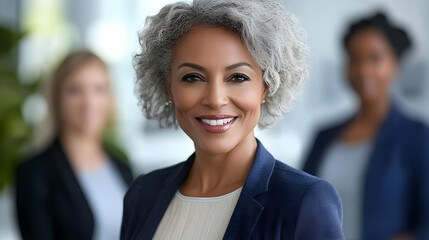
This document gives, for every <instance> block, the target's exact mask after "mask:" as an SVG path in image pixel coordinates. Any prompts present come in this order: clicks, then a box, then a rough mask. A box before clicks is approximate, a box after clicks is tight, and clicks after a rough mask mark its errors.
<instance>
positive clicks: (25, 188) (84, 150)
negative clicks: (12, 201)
mask: <svg viewBox="0 0 429 240" xmlns="http://www.w3.org/2000/svg"><path fill="white" fill-rule="evenodd" d="M50 88H51V89H50V94H51V96H50V98H51V99H50V100H51V111H52V116H53V119H54V121H53V122H54V128H55V136H56V137H55V138H54V141H53V142H52V143H51V144H50V146H49V147H48V148H46V149H45V150H44V151H42V152H41V153H39V154H37V155H36V156H35V157H33V158H31V159H29V160H28V161H25V162H24V163H22V164H21V165H20V166H19V167H18V171H17V179H16V207H17V215H18V222H19V227H20V230H21V234H22V237H23V239H118V238H119V233H120V224H121V217H122V199H123V197H124V194H125V192H126V190H127V188H128V185H129V184H130V183H131V181H132V174H131V170H130V168H129V167H128V166H127V165H126V164H124V162H123V161H120V160H119V159H118V158H117V157H115V156H113V155H112V154H111V153H110V152H109V151H108V150H107V149H106V148H105V147H103V144H102V133H103V131H104V130H105V128H106V125H107V124H108V122H109V121H110V120H111V118H112V116H113V104H114V103H113V98H112V91H111V86H110V81H109V76H108V71H107V66H106V64H105V63H104V62H103V61H102V60H101V59H100V58H99V57H98V56H96V55H95V54H94V53H91V52H89V51H79V52H75V53H72V54H70V55H68V56H67V57H66V58H65V59H64V60H63V61H62V62H61V64H60V65H59V67H58V68H57V69H56V71H55V72H54V73H53V77H52V83H51V86H50Z"/></svg>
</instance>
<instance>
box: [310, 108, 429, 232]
mask: <svg viewBox="0 0 429 240" xmlns="http://www.w3.org/2000/svg"><path fill="white" fill-rule="evenodd" d="M349 122H350V120H349V121H346V122H344V123H342V124H339V125H336V126H333V127H330V128H328V129H326V130H323V131H321V132H320V133H319V134H318V135H317V137H316V140H315V143H314V146H313V149H312V150H311V152H310V154H309V156H308V158H307V161H306V162H305V165H304V171H306V172H308V173H310V174H314V175H317V174H318V170H319V168H320V166H321V164H322V159H323V156H324V154H325V151H326V149H327V148H328V147H329V146H330V144H332V142H333V141H334V140H335V139H338V138H339V135H340V134H341V132H342V130H343V129H344V127H345V126H346V125H347V124H348V123H349ZM374 144H375V145H374V146H373V151H372V153H371V155H370V160H369V164H368V167H367V169H366V175H365V177H364V179H362V181H364V189H363V206H362V207H363V229H362V234H363V235H362V236H363V239H365V240H372V239H374V240H384V239H390V238H391V237H392V236H394V235H397V234H399V233H403V232H411V233H413V234H414V235H415V237H416V238H417V239H425V240H427V239H429V129H428V128H427V127H426V126H425V125H424V124H422V123H420V122H418V121H414V120H411V119H410V118H408V117H406V116H404V115H403V114H402V113H401V111H400V110H399V109H398V108H397V107H396V106H395V105H392V107H391V109H390V111H389V113H388V115H387V117H386V118H385V120H384V122H383V123H382V125H381V127H380V129H379V130H378V134H377V136H376V139H375V142H374Z"/></svg>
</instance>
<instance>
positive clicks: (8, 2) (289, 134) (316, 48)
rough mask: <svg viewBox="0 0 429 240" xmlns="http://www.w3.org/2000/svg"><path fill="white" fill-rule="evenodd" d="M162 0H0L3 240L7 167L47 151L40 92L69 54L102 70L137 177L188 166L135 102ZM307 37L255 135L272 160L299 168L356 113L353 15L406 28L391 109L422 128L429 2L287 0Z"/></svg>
mask: <svg viewBox="0 0 429 240" xmlns="http://www.w3.org/2000/svg"><path fill="white" fill-rule="evenodd" d="M170 2H175V1H169V0H157V1H149V0H128V1H120V0H96V1H86V0H0V28H1V29H0V51H1V57H0V77H1V79H0V134H1V136H0V141H1V142H0V239H19V234H18V228H17V225H16V219H15V212H14V204H13V190H12V187H11V181H12V179H13V169H14V168H15V167H16V164H17V163H18V162H19V161H20V160H21V159H22V158H24V157H26V156H30V155H32V154H34V153H35V152H36V151H38V150H40V149H42V148H43V147H44V144H45V142H44V129H43V128H41V127H40V126H42V125H43V122H44V121H45V119H46V116H47V112H48V105H47V102H46V99H45V97H44V95H43V86H44V82H45V80H46V78H47V77H48V76H49V73H50V72H51V71H52V70H53V69H54V68H55V67H56V66H57V64H58V63H59V61H61V60H62V58H63V57H64V56H65V55H66V54H67V53H68V52H69V51H71V50H74V49H81V48H86V49H90V50H92V51H94V52H95V53H96V54H98V55H99V56H101V57H102V58H103V59H104V60H105V61H106V62H107V64H108V65H109V69H110V74H111V80H112V83H113V89H114V94H115V100H116V107H117V126H116V128H115V129H114V134H112V135H111V138H113V139H114V142H115V143H116V144H117V146H118V147H119V148H121V149H122V150H123V152H124V153H125V154H126V155H127V156H128V158H129V159H130V164H131V165H132V168H133V171H134V174H135V175H139V174H141V173H147V172H149V171H152V170H154V169H156V168H160V167H164V166H167V165H171V164H173V163H177V162H180V161H183V160H185V159H186V158H187V157H188V156H189V155H190V154H191V153H192V152H193V145H192V142H191V140H189V138H188V137H187V136H186V135H184V134H183V133H182V132H181V131H180V130H177V129H159V128H158V123H157V122H153V121H148V120H146V119H144V117H143V115H142V113H141V111H140V110H139V107H138V105H137V99H136V97H135V95H134V72H133V66H132V56H133V54H134V53H135V51H136V50H137V49H138V42H137V31H138V30H139V29H141V28H142V26H143V25H144V20H145V18H146V16H148V15H153V14H156V13H157V12H158V11H159V9H160V8H161V7H162V6H164V5H166V4H168V3H170ZM282 3H283V4H284V5H285V6H286V8H287V9H288V10H290V11H292V12H293V13H295V14H296V15H297V17H298V19H299V21H300V22H301V24H302V26H303V27H304V28H305V30H306V31H307V34H308V36H307V41H308V44H309V46H310V48H311V67H310V75H309V79H308V80H307V82H306V83H305V86H304V89H303V91H302V93H301V95H300V97H299V99H298V101H297V102H296V104H295V107H294V108H293V110H292V111H291V112H290V113H289V114H288V115H287V116H285V117H284V118H283V119H282V120H281V121H279V123H278V124H277V125H276V126H275V127H274V128H273V129H268V130H263V131H261V130H259V129H257V130H256V136H257V137H258V138H259V139H261V140H262V142H263V143H264V145H265V147H266V148H267V149H268V150H269V151H270V152H271V153H272V154H273V155H274V156H275V157H276V158H277V159H279V160H281V161H284V162H285V163H287V164H289V165H291V166H294V167H301V165H302V163H301V161H302V159H303V157H304V156H305V154H306V151H307V150H308V148H309V147H310V145H311V143H312V141H313V138H314V134H315V133H316V131H317V130H318V129H319V128H321V127H323V126H326V125H328V124H329V123H331V122H332V121H338V120H339V119H344V118H345V117H347V116H349V115H350V114H351V113H353V112H354V111H355V110H356V108H357V104H358V103H357V101H356V97H355V96H354V95H353V94H352V92H351V90H350V89H349V87H348V85H347V82H346V80H345V77H344V67H345V66H344V63H345V62H346V61H345V57H346V56H345V53H344V51H343V47H342V42H341V40H342V36H343V34H344V32H345V30H346V27H347V26H348V24H349V23H350V22H351V21H352V20H354V19H357V18H360V17H362V16H366V15H368V14H372V13H374V12H375V11H378V10H383V11H385V12H386V13H387V15H388V16H389V17H390V18H391V19H392V20H393V21H394V22H397V23H398V24H399V25H401V26H403V27H404V28H406V29H407V30H408V33H409V34H410V36H411V38H412V40H413V41H414V47H413V49H412V50H411V52H410V53H409V54H408V55H407V56H406V58H405V60H404V61H403V65H402V70H401V74H400V76H399V77H398V79H397V80H396V82H395V83H394V87H393V89H392V90H393V94H394V95H395V96H396V99H398V104H399V105H401V106H402V109H404V110H406V111H407V114H410V115H412V116H414V117H416V118H419V119H421V120H422V121H425V122H426V123H429V109H428V103H429V83H428V80H429V72H428V69H429V44H428V39H429V31H428V26H429V25H428V23H429V1H426V0H347V1H344V0H325V1H314V0H299V1H298V0H284V1H282Z"/></svg>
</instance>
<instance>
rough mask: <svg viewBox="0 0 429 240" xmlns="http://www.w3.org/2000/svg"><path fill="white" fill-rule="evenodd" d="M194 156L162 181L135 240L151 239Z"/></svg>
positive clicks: (187, 172) (186, 174) (187, 171)
mask: <svg viewBox="0 0 429 240" xmlns="http://www.w3.org/2000/svg"><path fill="white" fill-rule="evenodd" d="M194 159H195V154H192V155H191V156H190V157H189V158H188V160H187V161H186V162H185V163H184V165H183V166H182V167H181V168H180V169H179V170H178V171H177V172H176V173H175V174H172V175H171V176H170V177H168V178H167V179H166V180H165V181H164V188H163V189H162V190H161V191H160V193H159V196H158V198H157V201H156V203H155V204H154V207H153V209H152V211H151V212H150V214H149V216H148V218H147V220H146V222H142V223H140V229H141V231H140V232H139V233H138V236H137V237H136V238H135V239H152V237H153V235H155V232H156V229H157V228H158V225H159V223H160V222H161V220H162V217H163V216H164V214H165V211H167V208H168V206H169V204H170V202H171V199H173V197H174V195H175V194H176V192H177V190H178V189H179V187H180V185H181V184H182V182H183V181H184V180H185V178H186V177H187V176H188V174H189V171H190V170H191V167H192V164H193V163H194Z"/></svg>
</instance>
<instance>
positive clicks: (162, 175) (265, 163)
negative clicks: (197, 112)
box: [121, 141, 344, 240]
mask: <svg viewBox="0 0 429 240" xmlns="http://www.w3.org/2000/svg"><path fill="white" fill-rule="evenodd" d="M194 158H195V155H194V154H193V155H192V156H190V157H189V159H188V160H187V161H186V162H182V163H179V164H177V165H175V166H172V167H169V168H166V169H162V170H157V171H154V172H152V173H149V174H147V175H144V176H140V177H139V178H138V179H136V180H135V181H134V183H133V184H132V186H131V188H130V189H129V191H128V193H127V194H126V196H125V200H124V216H123V222H122V232H121V239H152V237H153V235H154V234H155V231H156V229H157V227H158V224H159V223H160V221H161V219H162V217H163V215H164V213H165V211H166V210H167V207H168V205H169V204H170V201H171V200H172V198H173V196H174V195H175V194H176V192H177V190H178V189H179V187H180V185H181V184H182V182H183V181H184V180H185V178H186V177H187V176H188V173H189V171H190V169H191V167H192V164H193V162H194ZM341 226H342V207H341V202H340V199H339V197H338V194H337V192H336V191H335V189H334V188H333V187H332V185H330V184H329V183H328V182H326V181H325V180H321V179H319V178H316V177H313V176H311V175H309V174H306V173H304V172H302V171H300V170H296V169H294V168H291V167H289V166H287V165H286V164H284V163H281V162H279V161H277V160H275V159H274V158H273V156H271V154H270V153H269V152H268V151H267V150H265V148H264V147H263V146H262V144H261V143H260V142H259V141H258V148H257V151H256V156H255V160H254V163H253V166H252V168H251V170H250V172H249V175H248V177H247V179H246V181H245V183H244V186H243V189H242V192H241V195H240V197H239V199H238V202H237V205H236V207H235V209H234V212H233V214H232V217H231V220H230V222H229V225H228V227H227V229H226V232H225V235H224V239H301V240H306V239H308V240H318V239H320V240H322V239H326V240H328V239H329V240H333V239H343V238H344V237H343V233H342V229H341Z"/></svg>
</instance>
